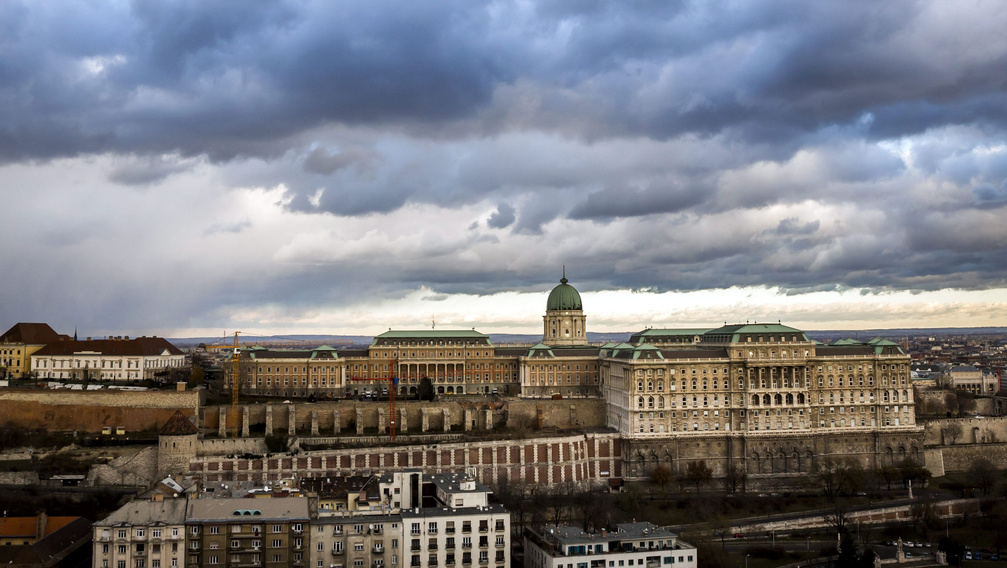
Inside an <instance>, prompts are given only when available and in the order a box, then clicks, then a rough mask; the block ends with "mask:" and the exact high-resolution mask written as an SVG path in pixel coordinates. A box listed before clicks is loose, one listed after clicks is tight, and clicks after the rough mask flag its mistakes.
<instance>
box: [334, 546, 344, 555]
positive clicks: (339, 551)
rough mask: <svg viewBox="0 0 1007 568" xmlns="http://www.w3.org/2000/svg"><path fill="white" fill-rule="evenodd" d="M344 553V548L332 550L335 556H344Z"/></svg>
mask: <svg viewBox="0 0 1007 568" xmlns="http://www.w3.org/2000/svg"><path fill="white" fill-rule="evenodd" d="M344 552H345V551H344V550H343V549H342V548H340V549H339V550H336V549H335V548H333V549H332V555H333V556H342V555H343V554H344Z"/></svg>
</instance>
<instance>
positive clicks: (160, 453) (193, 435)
mask: <svg viewBox="0 0 1007 568" xmlns="http://www.w3.org/2000/svg"><path fill="white" fill-rule="evenodd" d="M198 438H199V428H196V425H195V424H193V423H192V422H190V421H189V419H188V418H186V417H185V415H183V414H182V412H181V411H178V410H176V411H175V414H172V415H171V418H169V419H168V421H167V422H165V423H164V426H162V427H161V430H160V431H159V432H158V434H157V475H158V479H164V478H165V477H167V476H169V475H173V476H176V477H177V476H179V475H184V474H187V473H188V472H189V461H190V460H192V459H194V458H195V457H196V447H197V445H198Z"/></svg>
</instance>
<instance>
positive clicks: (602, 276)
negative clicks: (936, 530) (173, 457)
mask: <svg viewBox="0 0 1007 568" xmlns="http://www.w3.org/2000/svg"><path fill="white" fill-rule="evenodd" d="M1005 29H1007V3H1003V2H995V1H982V0H979V1H961V2H928V1H919V2H908V1H906V2H876V1H873V0H871V1H864V2H856V1H849V0H844V1H842V2H807V1H795V2H759V1H753V0H745V1H739V2H672V1H668V0H657V1H653V2H648V1H642V0H641V1H626V0H619V1H613V2H603V1H591V0H577V1H572V0H571V1H562V0H557V1H554V2H534V1H519V2H507V1H501V2H488V3H482V2H476V1H473V0H458V1H455V2H452V1H446V0H431V1H426V0H411V1H409V2H402V1H394V2H384V1H376V0H362V1H353V0H345V1H340V2H329V1H317V2H286V1H276V2H246V1H234V2H217V1H209V0H191V1H181V2H175V1H169V0H158V1H134V2H127V1H109V2H103V1H101V0H90V1H81V2H73V1H60V2H37V1H29V0H25V1H23V2H19V1H17V0H10V1H7V2H3V3H0V184H2V185H0V187H2V190H0V191H2V195H3V200H2V204H0V238H2V242H3V245H2V248H0V275H2V276H0V277H2V282H3V286H2V287H0V327H4V328H6V327H7V326H9V325H11V324H13V323H15V322H17V321H44V322H48V323H50V324H51V325H52V326H53V327H55V328H56V329H57V330H58V331H61V332H72V331H73V329H74V328H77V329H78V330H79V331H80V333H81V335H94V336H98V335H107V334H114V335H118V334H129V335H135V334H141V333H145V334H151V333H153V334H158V335H167V336H183V335H197V334H211V335H213V334H216V335H220V334H222V333H223V331H224V330H227V331H229V332H231V331H233V330H235V329H240V330H242V331H245V332H248V333H253V332H254V333H271V334H281V335H282V334H294V333H375V332H380V331H383V330H385V329H387V328H389V327H392V328H396V329H407V328H418V327H424V326H427V327H428V326H429V325H430V322H431V320H434V319H436V321H437V324H438V327H443V328H452V327H464V328H469V327H476V328H477V329H479V330H481V331H485V332H508V331H509V332H536V331H540V330H541V325H542V324H541V321H542V320H541V316H542V313H543V311H544V307H545V299H546V295H547V293H548V291H549V289H551V288H552V286H554V285H555V284H556V283H557V282H558V280H559V278H560V275H561V269H562V266H563V265H565V266H566V270H567V276H568V277H569V278H570V281H571V284H573V285H575V286H576V287H577V288H578V289H579V290H580V291H581V293H582V296H583V298H584V304H585V312H586V313H587V315H588V327H589V330H591V331H634V330H639V329H642V328H643V327H647V326H653V327H659V326H669V327H696V326H710V325H719V324H723V323H724V322H725V321H727V322H731V323H735V322H739V321H746V320H748V321H755V320H759V321H777V320H782V321H783V322H784V323H788V324H790V325H794V326H797V327H803V328H805V329H844V328H846V329H854V328H862V327H903V326H912V327H923V326H930V327H935V326H986V325H1005V324H1007V318H1005V315H1007V219H1005V217H1004V213H1005V212H1007V181H1005V180H1007V145H1005V132H1007V126H1005V120H1007V34H1005V33H1004V30H1005ZM3 322H6V323H3Z"/></svg>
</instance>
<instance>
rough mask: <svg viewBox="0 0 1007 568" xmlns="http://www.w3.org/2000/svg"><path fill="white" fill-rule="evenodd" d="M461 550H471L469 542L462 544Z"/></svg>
mask: <svg viewBox="0 0 1007 568" xmlns="http://www.w3.org/2000/svg"><path fill="white" fill-rule="evenodd" d="M462 548H465V549H469V548H472V543H471V542H463V543H462Z"/></svg>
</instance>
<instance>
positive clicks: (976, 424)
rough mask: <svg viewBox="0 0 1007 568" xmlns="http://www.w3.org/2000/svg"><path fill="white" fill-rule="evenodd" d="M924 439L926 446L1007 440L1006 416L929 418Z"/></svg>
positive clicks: (988, 442)
mask: <svg viewBox="0 0 1007 568" xmlns="http://www.w3.org/2000/svg"><path fill="white" fill-rule="evenodd" d="M925 441H926V444H927V445H928V446H951V445H963V444H984V443H986V444H990V443H996V442H1007V416H991V417H983V418H979V417H971V418H941V419H938V420H930V421H927V423H926V439H925Z"/></svg>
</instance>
